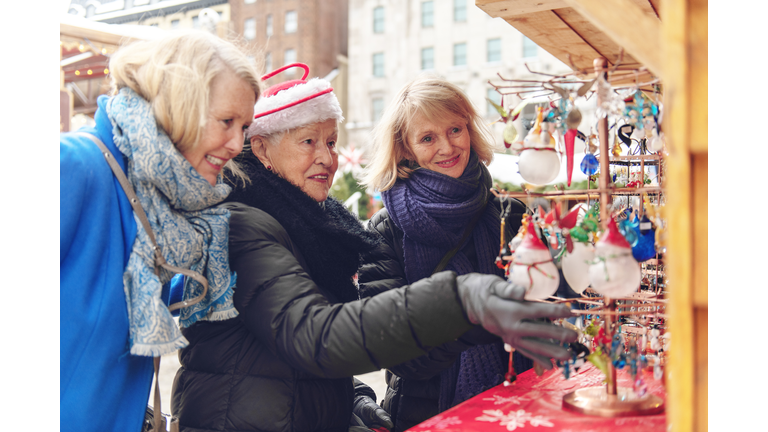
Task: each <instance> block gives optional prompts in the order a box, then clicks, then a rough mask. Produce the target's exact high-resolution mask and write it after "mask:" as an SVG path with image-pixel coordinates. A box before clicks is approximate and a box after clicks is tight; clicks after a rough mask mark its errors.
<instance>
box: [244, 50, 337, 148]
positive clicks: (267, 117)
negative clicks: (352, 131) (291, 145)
mask: <svg viewBox="0 0 768 432" xmlns="http://www.w3.org/2000/svg"><path fill="white" fill-rule="evenodd" d="M293 67H298V68H302V69H304V76H302V77H301V79H298V80H290V81H285V82H282V83H280V84H276V85H274V86H272V87H270V88H268V89H267V90H265V91H264V93H262V97H261V98H260V99H259V100H258V102H256V105H255V106H254V116H253V118H254V121H253V123H252V124H251V126H250V127H249V128H248V131H247V132H246V138H247V139H250V138H251V137H253V136H268V135H272V134H274V133H277V132H283V131H287V130H291V129H295V128H298V127H302V126H307V125H310V124H313V123H319V122H322V121H325V120H328V119H335V120H336V121H338V122H342V121H344V117H343V116H342V112H341V106H340V105H339V100H338V99H336V95H334V94H333V88H332V87H331V83H329V82H328V81H326V80H324V79H320V78H312V79H310V80H309V81H307V80H306V79H307V76H309V67H308V66H307V65H305V64H303V63H291V64H289V65H285V66H283V67H281V68H280V69H277V70H275V71H273V72H270V73H268V74H266V75H264V76H263V77H261V79H262V80H263V81H265V80H267V79H269V78H271V77H273V76H274V75H277V74H278V73H280V72H282V71H284V70H286V69H290V68H293Z"/></svg>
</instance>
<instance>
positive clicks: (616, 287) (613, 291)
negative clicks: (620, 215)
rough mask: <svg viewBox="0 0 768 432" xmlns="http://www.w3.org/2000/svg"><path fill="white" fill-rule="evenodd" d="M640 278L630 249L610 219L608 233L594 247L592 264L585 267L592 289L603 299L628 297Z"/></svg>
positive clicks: (637, 264)
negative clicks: (587, 269) (603, 297)
mask: <svg viewBox="0 0 768 432" xmlns="http://www.w3.org/2000/svg"><path fill="white" fill-rule="evenodd" d="M641 278H642V275H641V273H640V264H639V263H638V262H637V261H635V258H633V257H632V247H631V246H630V245H629V243H628V242H627V240H626V239H625V238H624V236H623V235H621V233H620V232H619V228H618V226H617V224H616V220H615V219H614V218H613V217H611V220H610V221H608V229H607V230H606V232H604V233H603V234H602V235H601V236H600V240H598V241H597V243H596V244H595V260H594V261H593V262H592V264H591V265H590V266H589V280H590V283H591V285H592V289H594V290H595V291H597V292H598V293H600V294H602V295H604V296H606V297H612V298H616V297H628V296H629V295H631V294H632V293H634V292H635V291H637V288H638V287H639V286H640V280H641Z"/></svg>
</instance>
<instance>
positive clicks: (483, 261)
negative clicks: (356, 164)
mask: <svg viewBox="0 0 768 432" xmlns="http://www.w3.org/2000/svg"><path fill="white" fill-rule="evenodd" d="M492 183H493V179H492V178H491V173H490V172H488V169H487V168H486V167H485V166H484V165H483V164H482V163H481V162H480V160H479V158H478V157H477V154H476V153H475V152H474V151H471V153H470V157H469V161H468V162H467V167H466V168H465V169H464V172H463V173H462V175H461V176H460V177H459V178H452V177H450V176H447V175H445V174H441V173H438V172H435V171H431V170H428V169H423V168H420V169H417V170H416V171H414V172H413V173H412V174H411V176H410V178H408V179H406V180H398V181H397V182H396V183H395V186H394V187H392V189H389V190H387V191H384V192H382V193H381V197H382V200H383V201H384V206H385V207H386V208H387V211H388V212H389V216H390V217H391V218H392V221H393V222H394V223H395V226H397V227H398V228H400V229H401V230H402V231H403V234H404V236H403V261H404V267H405V276H406V278H407V279H408V283H414V282H416V281H418V280H420V279H423V278H426V277H429V276H430V275H431V274H432V271H434V269H435V267H437V264H438V263H439V262H440V260H441V259H442V258H443V256H444V255H445V254H446V252H448V251H449V250H451V249H453V248H454V247H455V246H456V244H457V243H458V242H459V240H460V239H461V237H462V235H463V234H464V229H465V228H466V227H467V225H469V223H470V222H471V220H472V218H473V217H474V215H475V214H477V212H479V211H483V212H484V213H483V215H482V216H481V217H480V220H479V221H478V222H477V225H475V229H474V230H473V231H472V236H471V237H470V240H469V241H472V242H474V246H475V254H476V256H477V268H475V267H474V266H473V265H472V262H471V261H470V260H469V258H467V256H466V255H465V254H464V253H463V252H462V251H461V250H460V251H458V252H457V253H456V255H454V256H453V258H451V260H450V261H449V262H448V265H447V266H446V268H445V269H446V270H453V271H455V272H456V273H457V274H459V275H462V274H466V273H471V272H478V273H486V274H496V275H499V276H501V275H503V273H501V270H499V268H498V267H496V264H495V263H494V260H495V258H496V256H497V255H498V251H499V235H500V232H501V231H500V230H501V226H500V224H501V220H500V217H501V216H500V213H499V209H498V207H496V206H495V205H492V204H491V205H488V204H487V203H488V201H489V199H490V190H489V189H490V188H491V186H492ZM483 208H485V210H483ZM504 358H505V355H504V351H503V346H502V344H501V343H498V344H488V345H477V346H473V347H471V348H469V349H468V350H466V351H464V352H462V353H461V357H460V359H459V360H458V361H457V362H456V363H455V364H454V366H453V367H451V368H449V369H448V370H445V371H443V372H442V373H441V376H440V397H439V400H438V405H439V409H440V411H441V412H442V411H444V410H446V409H448V408H450V407H451V406H454V405H456V404H458V403H460V402H463V401H464V400H466V399H468V398H470V397H472V396H474V395H476V394H478V393H480V392H481V391H483V390H487V389H489V388H491V387H493V386H495V385H498V384H500V383H501V382H502V381H503V380H504V373H505V371H506V364H505V361H504Z"/></svg>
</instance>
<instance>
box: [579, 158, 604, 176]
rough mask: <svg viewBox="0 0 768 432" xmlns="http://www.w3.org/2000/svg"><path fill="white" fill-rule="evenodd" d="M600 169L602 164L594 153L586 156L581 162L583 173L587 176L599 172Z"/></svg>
mask: <svg viewBox="0 0 768 432" xmlns="http://www.w3.org/2000/svg"><path fill="white" fill-rule="evenodd" d="M598 168H600V162H599V161H598V160H597V158H596V157H595V155H593V154H592V153H587V154H585V155H584V159H582V160H581V172H583V173H584V174H586V175H593V174H595V173H596V172H597V169H598Z"/></svg>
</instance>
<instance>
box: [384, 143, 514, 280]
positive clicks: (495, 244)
mask: <svg viewBox="0 0 768 432" xmlns="http://www.w3.org/2000/svg"><path fill="white" fill-rule="evenodd" d="M491 186H492V178H491V173H490V172H488V169H487V168H486V167H485V166H484V165H483V164H482V163H480V161H479V159H478V157H477V155H476V154H475V152H474V151H472V152H471V153H470V157H469V161H468V162H467V167H466V168H465V169H464V173H463V174H462V175H461V177H459V178H453V177H449V176H447V175H445V174H441V173H438V172H435V171H431V170H428V169H424V168H419V169H417V170H415V171H414V172H413V173H412V174H411V176H410V178H409V179H406V180H398V181H397V182H396V183H395V186H394V187H392V189H389V190H387V191H384V192H382V193H381V197H382V199H383V201H384V206H385V207H386V208H387V211H388V212H389V216H390V218H392V221H393V222H394V223H395V226H397V227H398V228H400V229H401V230H402V231H403V233H404V234H405V235H404V236H403V260H404V261H405V275H406V277H407V278H408V283H414V282H416V281H418V280H421V279H424V278H425V277H429V276H431V275H432V271H433V270H434V269H435V267H437V264H438V263H439V262H440V260H441V259H442V258H443V256H445V254H446V252H448V251H449V250H451V249H453V248H454V247H455V246H456V244H457V243H458V242H459V240H460V239H461V236H462V235H463V234H464V229H465V228H466V227H467V225H468V224H469V223H470V221H471V220H472V218H473V216H475V215H476V214H477V212H479V211H481V210H482V209H483V208H485V212H484V214H483V216H482V217H481V218H480V220H479V221H478V222H477V225H476V226H475V229H474V231H473V233H472V237H471V241H474V243H475V251H476V253H477V262H478V268H476V269H475V268H473V266H472V264H471V263H470V262H469V259H467V257H466V255H464V253H463V252H461V251H459V252H457V253H456V255H454V257H453V258H452V259H451V261H449V262H448V266H446V270H453V271H455V272H456V273H457V274H460V275H461V274H466V273H470V272H473V271H475V272H480V273H493V274H499V269H498V268H497V267H496V265H495V264H494V259H495V258H496V255H498V248H499V230H500V226H499V224H500V221H499V217H500V216H499V209H498V208H497V207H496V206H494V205H486V204H487V202H488V197H489V195H490V191H489V189H490V187H491Z"/></svg>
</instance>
